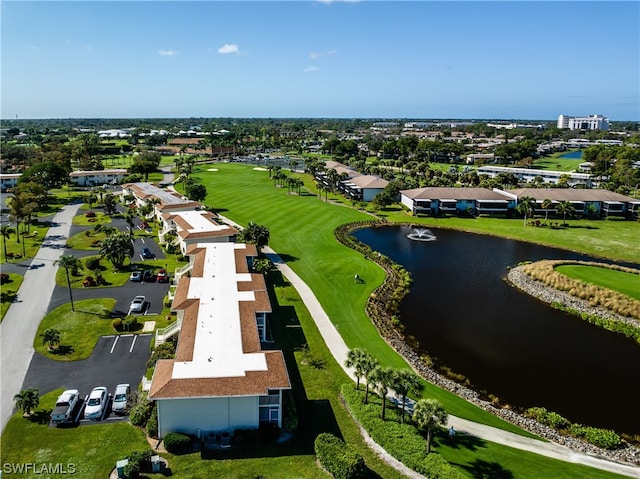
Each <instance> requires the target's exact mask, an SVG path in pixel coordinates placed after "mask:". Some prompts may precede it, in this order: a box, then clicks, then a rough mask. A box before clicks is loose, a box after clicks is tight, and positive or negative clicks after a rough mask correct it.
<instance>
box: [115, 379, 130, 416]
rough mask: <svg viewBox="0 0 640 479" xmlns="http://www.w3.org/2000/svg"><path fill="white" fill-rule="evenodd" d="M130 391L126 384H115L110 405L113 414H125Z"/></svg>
mask: <svg viewBox="0 0 640 479" xmlns="http://www.w3.org/2000/svg"><path fill="white" fill-rule="evenodd" d="M130 391H131V390H130V388H129V385H128V384H118V385H117V386H116V392H115V393H114V394H113V407H112V410H113V412H114V413H115V414H126V412H127V402H128V401H129V393H130Z"/></svg>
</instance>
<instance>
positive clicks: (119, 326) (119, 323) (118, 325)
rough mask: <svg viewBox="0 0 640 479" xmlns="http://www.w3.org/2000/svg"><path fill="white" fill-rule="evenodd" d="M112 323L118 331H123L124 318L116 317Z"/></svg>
mask: <svg viewBox="0 0 640 479" xmlns="http://www.w3.org/2000/svg"><path fill="white" fill-rule="evenodd" d="M111 325H112V326H113V329H115V330H116V331H122V318H116V319H114V320H113V321H111Z"/></svg>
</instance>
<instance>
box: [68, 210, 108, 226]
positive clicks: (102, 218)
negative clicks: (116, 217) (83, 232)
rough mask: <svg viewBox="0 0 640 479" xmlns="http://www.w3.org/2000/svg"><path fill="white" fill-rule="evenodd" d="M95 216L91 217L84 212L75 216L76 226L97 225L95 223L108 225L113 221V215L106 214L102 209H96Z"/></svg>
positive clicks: (74, 222) (74, 223)
mask: <svg viewBox="0 0 640 479" xmlns="http://www.w3.org/2000/svg"><path fill="white" fill-rule="evenodd" d="M94 213H95V214H96V215H95V217H93V218H89V217H87V216H86V215H85V214H84V213H82V214H80V215H76V216H74V217H73V225H74V226H95V225H108V224H109V223H111V216H109V215H105V214H104V213H101V212H100V211H94Z"/></svg>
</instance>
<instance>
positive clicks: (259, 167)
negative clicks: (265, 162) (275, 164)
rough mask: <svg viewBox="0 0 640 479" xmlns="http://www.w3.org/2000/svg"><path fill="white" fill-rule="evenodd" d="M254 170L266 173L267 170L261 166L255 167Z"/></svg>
mask: <svg viewBox="0 0 640 479" xmlns="http://www.w3.org/2000/svg"><path fill="white" fill-rule="evenodd" d="M254 170H256V171H267V169H266V168H263V167H262V166H256V167H255V168H254Z"/></svg>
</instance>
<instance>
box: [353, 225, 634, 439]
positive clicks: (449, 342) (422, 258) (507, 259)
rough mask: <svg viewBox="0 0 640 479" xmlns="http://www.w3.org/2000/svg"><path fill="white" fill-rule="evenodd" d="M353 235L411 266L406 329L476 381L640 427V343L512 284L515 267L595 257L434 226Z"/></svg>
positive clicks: (512, 399) (571, 414)
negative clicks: (424, 232) (418, 235)
mask: <svg viewBox="0 0 640 479" xmlns="http://www.w3.org/2000/svg"><path fill="white" fill-rule="evenodd" d="M430 232H431V233H433V236H434V237H435V240H433V241H412V240H411V239H409V238H408V237H407V235H409V234H411V233H414V230H413V229H411V228H409V227H407V226H403V227H382V228H367V229H362V230H359V231H357V232H356V233H355V234H354V235H355V237H356V238H357V239H358V240H359V241H362V242H363V243H366V244H368V245H369V246H371V248H373V249H374V250H376V251H380V252H381V253H382V254H384V255H386V256H388V257H390V258H391V259H393V260H394V261H396V262H397V263H399V264H401V265H403V266H404V267H405V268H406V269H407V270H408V271H410V272H411V274H412V276H413V279H414V282H413V285H412V290H411V292H410V294H409V295H408V296H407V297H406V298H405V300H404V301H403V303H402V306H401V318H402V322H403V324H404V325H405V327H406V332H407V334H409V335H412V336H414V337H415V338H416V339H417V340H418V341H419V343H420V345H421V350H423V351H427V352H428V353H429V354H430V355H431V356H432V357H435V358H437V360H438V362H439V363H440V364H442V365H446V366H448V367H449V368H451V369H452V370H453V371H455V372H457V373H461V374H463V375H465V376H466V377H467V378H469V380H470V381H471V382H472V384H473V385H474V387H475V388H476V389H477V390H485V391H487V392H488V393H492V394H494V395H496V396H498V397H499V398H500V399H502V400H503V401H506V402H508V403H509V404H512V405H517V406H522V407H532V406H543V407H546V408H547V409H548V410H551V411H555V412H557V413H559V414H561V415H562V416H564V417H566V418H567V419H569V420H570V421H572V422H576V423H581V424H587V425H590V426H595V427H605V428H612V429H615V430H616V431H619V432H627V433H636V434H638V433H640V414H638V412H637V409H638V408H637V396H636V392H637V388H638V385H640V368H638V365H639V364H640V346H638V345H637V344H636V343H635V342H633V341H631V340H629V339H627V338H625V337H623V336H622V335H618V334H614V333H610V332H607V331H604V330H602V329H600V328H598V327H595V326H592V325H590V324H588V323H586V322H585V321H582V320H580V319H578V318H576V317H574V316H572V315H569V314H567V313H563V312H561V311H557V310H554V309H552V308H551V307H549V306H548V305H546V304H544V303H542V302H540V301H538V300H536V299H534V298H531V297H530V296H528V295H527V294H525V293H522V292H520V291H519V290H516V289H514V288H512V287H510V286H509V285H508V284H507V283H506V282H505V281H504V279H503V278H504V277H505V276H506V274H507V271H508V267H509V266H513V265H516V264H517V263H519V262H522V261H527V260H530V261H536V260H539V259H544V258H548V259H580V260H590V261H598V260H597V259H594V258H591V257H588V256H584V255H580V254H577V253H572V252H568V251H563V250H559V249H553V248H547V247H544V246H539V245H535V244H530V243H525V242H519V241H513V240H507V239H503V238H497V237H492V236H486V235H477V234H471V233H463V232H459V231H451V230H444V229H435V228H430Z"/></svg>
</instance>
